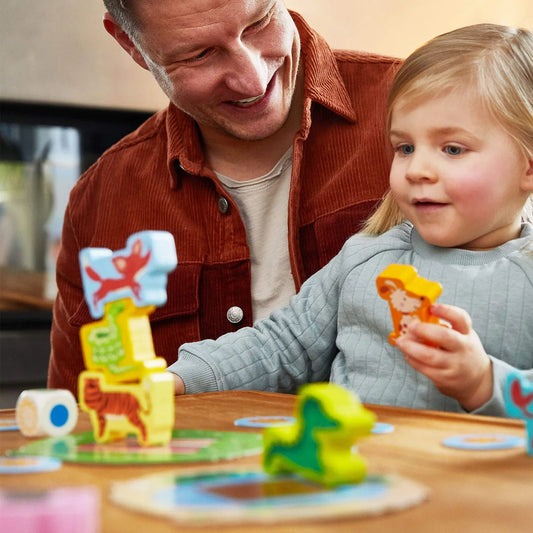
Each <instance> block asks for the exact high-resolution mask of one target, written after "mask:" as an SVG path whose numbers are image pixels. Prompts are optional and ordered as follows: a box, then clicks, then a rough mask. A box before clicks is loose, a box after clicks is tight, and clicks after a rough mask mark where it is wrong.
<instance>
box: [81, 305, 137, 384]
mask: <svg viewBox="0 0 533 533" xmlns="http://www.w3.org/2000/svg"><path fill="white" fill-rule="evenodd" d="M125 308H126V305H125V302H124V301H123V300H118V301H116V302H111V303H110V304H109V310H108V312H107V315H106V318H107V320H108V324H107V325H105V326H104V325H103V326H98V327H93V328H92V329H91V330H90V332H89V333H88V335H87V342H88V344H89V346H90V348H91V351H90V357H91V360H92V364H94V365H95V366H97V367H98V366H104V367H106V368H107V369H108V370H109V371H110V372H111V373H112V374H121V373H124V372H128V371H130V370H132V369H134V368H135V366H134V365H127V366H121V365H120V364H119V363H120V362H121V361H122V360H123V359H124V357H125V355H126V351H125V348H124V342H123V340H122V334H121V331H120V327H119V326H118V325H117V317H118V315H120V313H122V312H123V311H124V309H125Z"/></svg>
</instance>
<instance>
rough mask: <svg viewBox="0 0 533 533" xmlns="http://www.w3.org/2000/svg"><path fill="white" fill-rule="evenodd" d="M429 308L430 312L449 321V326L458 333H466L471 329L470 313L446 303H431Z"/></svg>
mask: <svg viewBox="0 0 533 533" xmlns="http://www.w3.org/2000/svg"><path fill="white" fill-rule="evenodd" d="M430 310H431V314H433V315H435V316H436V317H438V318H442V319H444V320H446V321H447V322H449V323H450V325H451V327H452V328H453V329H454V330H455V331H458V332H459V333H463V334H465V335H466V334H467V333H469V332H470V330H471V329H472V319H471V318H470V315H469V314H468V313H467V312H466V311H465V310H464V309H461V308H460V307H455V306H454V305H446V304H433V305H432V306H431V309H430Z"/></svg>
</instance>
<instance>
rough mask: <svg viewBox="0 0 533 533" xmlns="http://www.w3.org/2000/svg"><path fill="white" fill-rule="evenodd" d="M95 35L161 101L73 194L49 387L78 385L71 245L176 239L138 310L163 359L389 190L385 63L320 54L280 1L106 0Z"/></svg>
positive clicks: (299, 278) (317, 41) (204, 333)
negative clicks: (135, 68)
mask: <svg viewBox="0 0 533 533" xmlns="http://www.w3.org/2000/svg"><path fill="white" fill-rule="evenodd" d="M105 4H106V7H107V9H108V13H107V14H106V15H105V17H104V26H105V29H106V30H107V31H108V32H109V33H110V34H111V35H112V36H113V37H114V38H115V39H116V41H117V42H118V43H119V44H120V45H121V46H122V47H123V48H124V50H126V52H128V54H130V55H131V57H132V58H133V59H134V61H136V62H137V63H138V64H139V65H140V66H141V67H143V68H146V69H148V70H150V71H151V72H152V74H153V75H154V77H155V79H156V80H157V82H158V83H159V85H160V86H161V88H162V90H163V91H164V92H165V93H166V94H167V96H168V97H169V99H170V102H171V103H170V105H169V107H168V108H167V109H165V110H163V111H160V112H159V113H157V114H155V115H154V116H153V117H151V118H150V119H149V120H148V121H147V122H146V123H145V124H144V125H142V126H141V127H140V128H139V129H138V130H137V131H135V132H133V133H132V134H130V135H128V136H127V137H126V138H125V139H123V140H122V141H120V142H119V143H118V144H117V145H115V146H114V147H112V148H111V149H110V150H108V151H107V152H106V153H105V154H104V155H103V156H102V157H101V158H100V159H99V161H98V162H97V163H96V164H95V165H94V166H93V167H92V168H90V169H89V170H88V171H87V172H86V173H85V175H84V176H83V177H82V178H81V179H80V180H79V182H78V184H77V186H76V187H75V188H74V190H73V192H72V195H71V198H70V202H69V206H68V207H67V210H66V213H65V224H64V229H63V236H62V246H61V252H60V255H59V258H58V262H57V282H58V289H59V292H58V297H57V300H56V304H55V307H54V323H53V326H52V337H51V338H52V354H51V359H50V369H49V380H48V384H49V386H50V387H61V388H67V389H70V390H72V391H74V392H75V391H76V389H77V376H78V374H79V372H81V371H82V370H83V360H82V356H81V350H80V345H79V339H78V330H79V327H80V326H81V325H83V324H84V323H87V322H90V321H91V320H92V319H91V317H90V315H89V313H88V309H87V306H86V305H85V303H84V301H83V292H82V288H81V280H80V273H79V266H78V261H77V256H78V252H79V250H80V249H81V248H84V247H87V246H93V247H106V248H110V249H112V250H117V249H122V248H123V247H124V246H125V242H126V239H127V237H128V236H129V235H131V234H132V233H135V232H137V231H141V230H147V229H150V230H166V231H169V232H171V233H172V234H173V235H174V239H175V241H176V247H177V255H178V267H177V269H176V270H175V271H174V272H173V273H171V274H170V276H169V281H168V286H167V292H168V302H167V304H166V305H165V306H163V307H161V308H159V309H157V310H156V311H155V312H154V313H153V315H151V321H152V332H153V338H154V345H155V351H156V353H157V355H158V356H162V357H165V359H166V360H167V362H168V363H169V364H170V363H172V362H174V361H175V359H176V356H177V350H178V347H179V346H180V345H181V344H183V343H184V342H189V341H194V340H199V339H202V338H216V337H218V336H220V335H221V334H223V333H225V332H228V331H234V330H236V329H238V328H240V327H243V326H247V325H251V324H252V323H253V321H254V320H255V319H257V318H262V317H264V316H267V315H268V314H269V312H270V311H272V310H273V309H274V308H276V307H279V306H281V305H284V304H286V303H287V302H288V300H289V298H290V297H291V296H292V295H293V294H294V293H295V292H296V291H298V289H299V287H300V286H301V284H302V283H303V281H305V279H307V278H308V277H309V276H310V275H311V274H313V273H314V272H315V271H316V270H318V269H319V268H320V267H321V266H323V265H324V264H325V263H327V262H328V261H329V259H330V258H331V257H333V255H335V254H336V253H337V251H338V250H339V249H340V247H341V246H342V244H343V243H344V241H345V240H346V239H347V238H348V237H349V236H350V235H351V234H352V233H354V232H356V231H357V230H358V229H359V227H360V224H361V222H362V221H363V220H364V219H365V218H366V217H367V216H368V214H369V213H370V211H371V210H372V208H373V206H374V205H375V203H376V202H377V201H378V199H379V198H380V197H381V195H382V194H383V192H384V191H385V190H386V188H387V184H388V167H389V161H390V157H389V154H388V153H387V151H386V150H387V149H386V143H385V138H384V133H383V132H384V124H385V123H384V109H385V101H386V96H387V92H388V87H389V84H390V81H391V80H392V76H393V74H394V71H395V70H396V68H397V66H398V62H397V61H395V60H393V59H390V58H385V57H381V56H375V55H369V54H360V53H354V52H337V53H333V52H332V51H331V50H330V49H329V47H328V46H327V44H326V43H325V42H324V41H323V40H322V39H321V38H320V36H318V35H317V34H316V33H315V32H314V31H313V30H311V29H310V28H309V27H308V26H307V25H306V23H305V22H304V21H303V19H302V18H301V17H300V16H299V15H297V14H295V13H289V12H288V11H287V9H286V7H285V5H284V4H283V2H282V1H281V0H247V1H246V0H179V1H178V0H129V1H128V2H126V1H125V0H122V1H120V0H105Z"/></svg>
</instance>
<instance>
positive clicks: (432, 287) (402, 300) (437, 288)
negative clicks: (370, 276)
mask: <svg viewBox="0 0 533 533" xmlns="http://www.w3.org/2000/svg"><path fill="white" fill-rule="evenodd" d="M376 285H377V289H378V293H379V295H380V296H381V297H382V298H383V299H385V300H387V301H388V302H389V307H390V311H391V315H392V323H393V325H394V331H393V332H392V333H391V334H390V335H389V342H390V343H391V344H393V345H396V339H397V338H398V337H400V336H401V335H403V334H404V333H405V332H406V330H407V326H408V325H409V324H410V323H411V322H412V321H413V320H415V319H418V320H421V321H423V322H433V323H435V324H440V323H441V322H440V319H438V318H437V317H435V316H433V315H432V314H431V313H430V311H429V308H430V307H431V305H432V304H433V303H435V300H436V299H437V298H438V297H439V296H440V293H441V292H442V287H441V285H440V283H437V282H435V281H428V280H427V279H424V278H421V277H420V276H419V275H418V273H417V271H416V268H414V267H412V266H410V265H389V266H388V267H387V268H386V269H385V270H384V271H383V272H382V273H381V274H380V275H379V276H378V277H377V279H376Z"/></svg>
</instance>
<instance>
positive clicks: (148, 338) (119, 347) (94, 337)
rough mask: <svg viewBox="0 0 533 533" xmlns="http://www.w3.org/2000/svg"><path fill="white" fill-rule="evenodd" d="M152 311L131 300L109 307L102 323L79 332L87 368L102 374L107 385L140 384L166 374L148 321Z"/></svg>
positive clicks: (111, 303) (164, 364)
mask: <svg viewBox="0 0 533 533" xmlns="http://www.w3.org/2000/svg"><path fill="white" fill-rule="evenodd" d="M153 310H154V306H147V307H137V306H136V305H135V304H134V302H133V301H132V300H131V298H125V299H123V300H116V301H113V302H108V303H106V304H105V307H104V317H103V319H102V320H99V321H97V322H92V323H90V324H86V325H84V326H82V327H81V328H80V340H81V346H82V351H83V359H84V362H85V367H86V368H87V369H88V370H96V371H98V372H102V373H103V374H104V377H105V379H106V381H107V382H128V381H136V380H137V381H138V380H140V379H142V378H143V377H144V376H145V375H146V374H148V373H150V372H160V371H163V370H165V369H166V366H167V365H166V361H165V360H164V359H163V358H162V357H156V354H155V351H154V344H153V339H152V330H151V328H150V321H149V320H148V315H149V313H151V312H152V311H153Z"/></svg>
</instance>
